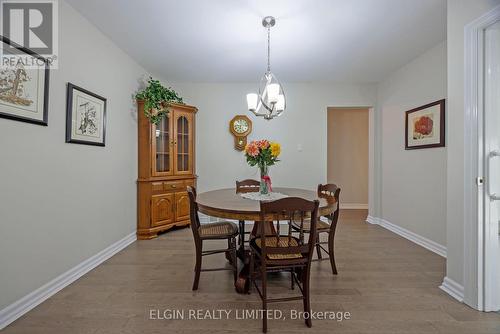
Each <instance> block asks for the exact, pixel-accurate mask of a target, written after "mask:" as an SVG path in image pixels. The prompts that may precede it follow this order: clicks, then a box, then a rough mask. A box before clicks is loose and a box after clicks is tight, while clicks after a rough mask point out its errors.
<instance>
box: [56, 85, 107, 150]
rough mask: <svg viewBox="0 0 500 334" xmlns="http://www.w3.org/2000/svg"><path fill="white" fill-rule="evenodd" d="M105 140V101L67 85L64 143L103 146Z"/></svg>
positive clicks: (84, 90) (102, 98)
mask: <svg viewBox="0 0 500 334" xmlns="http://www.w3.org/2000/svg"><path fill="white" fill-rule="evenodd" d="M105 140H106V99H105V98H104V97H102V96H99V95H97V94H94V93H92V92H89V91H88V90H86V89H83V88H80V87H78V86H75V85H73V84H72V83H68V92H67V105H66V142H67V143H76V144H85V145H96V146H104V145H105Z"/></svg>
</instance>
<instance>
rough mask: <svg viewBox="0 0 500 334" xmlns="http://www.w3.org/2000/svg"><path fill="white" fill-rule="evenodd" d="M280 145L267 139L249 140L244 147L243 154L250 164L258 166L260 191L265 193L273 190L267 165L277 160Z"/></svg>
mask: <svg viewBox="0 0 500 334" xmlns="http://www.w3.org/2000/svg"><path fill="white" fill-rule="evenodd" d="M280 153H281V146H280V144H278V143H275V142H270V141H269V140H267V139H263V140H254V141H251V142H250V143H249V144H248V145H247V146H246V147H245V156H246V158H247V163H248V164H249V165H250V166H252V167H253V166H259V170H260V193H261V194H263V195H265V194H268V193H269V192H270V191H273V189H272V187H271V178H270V177H269V174H268V167H269V166H272V165H274V164H275V163H276V162H278V161H279V160H278V156H279V155H280Z"/></svg>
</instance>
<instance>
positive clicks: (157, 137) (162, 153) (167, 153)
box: [152, 116, 173, 175]
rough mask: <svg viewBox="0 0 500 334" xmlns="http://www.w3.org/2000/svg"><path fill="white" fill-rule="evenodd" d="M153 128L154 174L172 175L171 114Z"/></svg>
mask: <svg viewBox="0 0 500 334" xmlns="http://www.w3.org/2000/svg"><path fill="white" fill-rule="evenodd" d="M152 129H153V134H152V135H153V145H152V149H153V162H152V163H153V175H171V174H172V172H173V168H172V166H173V157H172V145H173V142H172V141H173V140H172V126H171V122H170V116H167V117H164V118H163V119H162V120H161V121H160V122H159V123H158V124H157V125H156V126H152Z"/></svg>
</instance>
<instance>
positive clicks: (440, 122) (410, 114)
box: [405, 100, 445, 150]
mask: <svg viewBox="0 0 500 334" xmlns="http://www.w3.org/2000/svg"><path fill="white" fill-rule="evenodd" d="M444 114H445V100H439V101H436V102H432V103H429V104H426V105H424V106H421V107H418V108H415V109H412V110H408V111H407V112H406V126H405V127H406V131H405V134H406V138H405V149H406V150H415V149H420V148H430V147H443V146H445V118H444Z"/></svg>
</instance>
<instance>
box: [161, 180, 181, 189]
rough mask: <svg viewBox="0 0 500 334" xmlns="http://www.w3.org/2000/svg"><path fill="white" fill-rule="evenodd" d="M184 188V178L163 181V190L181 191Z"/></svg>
mask: <svg viewBox="0 0 500 334" xmlns="http://www.w3.org/2000/svg"><path fill="white" fill-rule="evenodd" d="M184 189H186V185H185V183H184V180H178V181H165V182H163V190H166V191H182V190H184Z"/></svg>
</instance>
